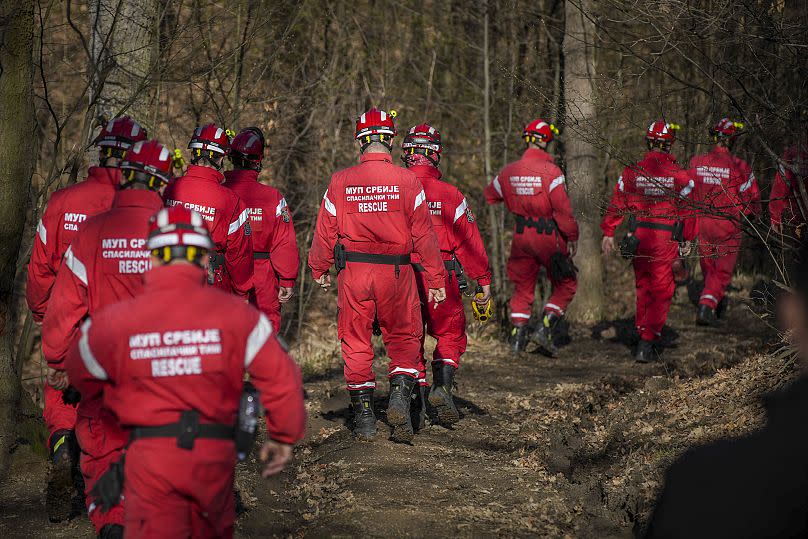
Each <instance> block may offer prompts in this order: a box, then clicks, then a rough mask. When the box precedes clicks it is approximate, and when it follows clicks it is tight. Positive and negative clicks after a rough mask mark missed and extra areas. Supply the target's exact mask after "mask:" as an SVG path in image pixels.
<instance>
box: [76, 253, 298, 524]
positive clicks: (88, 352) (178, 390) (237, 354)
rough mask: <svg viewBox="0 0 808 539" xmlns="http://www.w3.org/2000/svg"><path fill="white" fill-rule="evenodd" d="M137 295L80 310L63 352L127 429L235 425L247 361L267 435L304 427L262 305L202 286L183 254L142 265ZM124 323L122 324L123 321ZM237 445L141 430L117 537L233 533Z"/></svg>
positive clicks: (282, 437) (130, 459) (289, 434)
mask: <svg viewBox="0 0 808 539" xmlns="http://www.w3.org/2000/svg"><path fill="white" fill-rule="evenodd" d="M144 281H145V290H144V292H143V293H142V294H140V295H138V296H137V297H135V298H133V299H130V300H127V301H122V302H120V303H117V304H114V305H110V306H108V307H107V308H105V309H103V310H102V311H100V312H97V313H95V314H94V316H93V317H92V318H91V319H90V320H87V321H86V322H85V323H84V325H83V326H82V329H81V338H80V339H79V342H78V343H77V344H76V345H74V346H73V348H72V350H71V353H70V355H69V356H68V360H67V362H66V364H67V369H68V373H69V377H70V379H71V380H72V381H74V383H75V385H76V387H77V388H78V389H79V390H80V391H81V393H82V394H83V395H87V396H89V397H90V398H100V397H101V393H102V392H103V404H104V407H105V409H108V410H110V411H111V412H110V413H111V414H113V415H114V416H115V417H117V419H118V420H119V421H120V424H121V425H122V426H123V428H124V429H125V430H127V431H128V429H130V428H132V427H154V426H161V425H167V424H171V423H176V422H177V421H178V419H179V415H180V413H181V412H183V411H190V410H196V411H197V412H199V423H200V424H204V423H219V424H225V425H234V424H235V422H236V415H237V411H238V407H239V399H240V397H241V389H242V381H243V379H244V373H245V371H246V372H247V373H249V374H250V380H251V381H252V383H253V384H254V385H255V387H256V388H257V389H258V391H259V392H260V399H261V403H262V404H263V406H264V407H265V408H266V410H267V414H266V425H267V436H268V437H269V438H271V439H273V440H276V441H278V442H281V443H285V444H293V443H295V442H297V441H298V440H300V439H301V438H302V437H303V434H304V433H305V428H306V412H305V408H304V405H303V384H302V380H301V376H300V369H299V368H298V367H297V365H296V364H295V363H294V362H293V361H292V359H291V358H290V357H289V356H288V355H286V353H285V352H284V351H283V349H282V348H281V347H280V345H279V344H278V341H277V340H276V339H275V337H274V335H273V328H272V324H271V323H270V322H269V321H268V319H267V318H266V316H264V315H263V314H261V313H260V312H259V311H257V310H256V309H254V308H253V307H251V306H249V305H247V304H245V303H244V302H243V301H241V300H239V299H238V298H237V297H234V296H233V295H231V294H228V293H224V292H222V291H221V290H217V289H215V288H211V287H207V286H205V285H204V282H205V274H204V271H203V270H201V269H200V268H198V267H197V266H194V265H191V264H172V265H168V266H160V267H157V268H155V269H153V270H151V271H149V272H148V273H147V274H146V275H145V279H144ZM122 320H125V321H126V323H125V324H122V323H121V321H122ZM235 463H236V450H235V445H234V443H233V441H231V440H227V439H210V438H198V439H196V441H195V443H194V447H193V449H182V448H179V447H178V446H177V440H176V439H175V438H141V439H136V440H134V441H133V442H132V443H131V444H130V445H129V447H128V448H127V449H126V463H125V466H124V469H125V471H124V497H125V499H126V536H127V537H135V538H156V537H194V538H203V537H217V538H218V537H232V535H233V523H234V521H235V516H236V515H235V508H234V500H233V477H234V471H235Z"/></svg>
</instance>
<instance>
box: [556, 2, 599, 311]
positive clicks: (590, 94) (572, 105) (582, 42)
mask: <svg viewBox="0 0 808 539" xmlns="http://www.w3.org/2000/svg"><path fill="white" fill-rule="evenodd" d="M590 8H591V4H590V0H567V1H566V5H565V11H566V23H565V27H566V33H565V36H564V45H563V46H564V95H565V107H564V109H565V122H564V125H565V128H566V129H565V134H564V139H565V140H564V142H565V144H564V146H565V150H566V151H565V156H566V164H567V171H566V174H567V180H568V184H567V185H568V187H569V192H570V196H571V197H572V207H573V210H574V212H575V216H576V218H577V219H578V225H579V226H580V229H581V237H580V240H579V242H578V255H577V256H576V257H575V263H576V264H577V265H578V268H579V270H580V272H579V273H578V292H577V294H576V296H575V301H573V303H572V304H571V305H570V310H569V317H570V318H571V319H573V320H575V321H578V322H593V321H596V320H600V319H601V318H602V317H603V314H604V298H603V261H602V259H601V256H600V242H599V241H598V240H599V239H600V236H601V233H600V229H599V227H598V224H599V222H600V209H599V208H600V204H599V202H600V200H601V190H600V182H599V181H598V177H597V174H598V162H599V156H598V152H597V150H596V149H595V147H594V146H593V144H592V143H591V141H592V140H595V139H594V138H593V135H594V134H595V124H594V121H595V91H594V84H593V80H592V77H593V75H594V72H595V56H594V47H593V40H594V37H595V25H594V23H593V21H592V19H591V16H592V15H591V9H590Z"/></svg>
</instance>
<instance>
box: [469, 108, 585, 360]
mask: <svg viewBox="0 0 808 539" xmlns="http://www.w3.org/2000/svg"><path fill="white" fill-rule="evenodd" d="M555 133H557V130H556V129H555V127H554V126H552V125H551V124H549V123H547V122H546V121H544V120H534V121H532V122H530V123H529V124H528V125H527V126H526V127H525V129H524V130H523V132H522V138H524V140H525V143H526V144H527V149H526V150H525V153H523V154H522V157H521V158H520V159H519V160H518V161H514V162H513V163H509V164H508V165H505V168H503V169H502V171H501V172H500V173H499V175H497V176H496V177H495V178H494V181H492V182H491V183H490V184H489V185H488V186H487V187H486V188H485V199H486V200H487V201H488V203H489V204H497V203H499V202H504V203H505V207H506V208H507V209H508V211H509V212H511V213H512V214H514V216H515V217H516V227H515V229H514V234H513V241H512V243H511V254H510V257H509V258H508V265H507V272H508V278H509V279H510V280H511V282H512V283H513V286H514V291H513V295H512V296H511V302H510V303H511V324H512V325H513V331H512V333H511V335H512V345H513V351H514V352H517V353H518V352H520V351H522V350H524V349H525V347H526V346H527V341H528V338H529V337H530V338H532V340H534V341H535V342H536V343H537V344H538V345H539V349H540V350H541V351H542V352H544V353H545V354H547V355H550V356H555V355H556V354H557V352H558V349H557V348H556V346H555V345H554V344H553V340H552V334H553V329H554V327H555V326H556V325H557V324H558V323H559V321H560V320H561V319H562V318H563V316H564V312H565V311H566V310H567V306H568V305H569V304H570V302H571V301H572V298H573V297H574V296H575V290H576V288H577V286H578V282H577V279H576V277H575V270H574V269H573V268H574V266H573V265H572V261H571V258H572V257H574V256H575V253H576V250H577V246H578V223H577V222H576V221H575V217H574V216H573V214H572V208H571V207H570V201H569V197H568V196H567V191H566V187H565V180H564V173H563V172H562V171H561V169H560V168H558V166H557V165H556V164H555V162H554V161H553V157H552V156H551V155H550V154H549V153H547V151H546V150H547V145H548V144H549V143H550V142H551V141H552V140H553V135H554V134H555ZM542 268H545V270H546V271H547V277H548V279H549V280H550V283H551V284H552V289H553V290H552V294H551V296H550V298H549V299H548V301H547V303H546V304H545V305H544V308H543V313H542V320H541V323H540V324H539V326H538V328H537V329H536V331H535V332H534V333H533V334H532V335H530V336H529V334H528V322H529V321H530V315H531V312H532V311H533V299H534V296H535V289H536V281H537V280H538V278H539V273H540V271H541V269H542Z"/></svg>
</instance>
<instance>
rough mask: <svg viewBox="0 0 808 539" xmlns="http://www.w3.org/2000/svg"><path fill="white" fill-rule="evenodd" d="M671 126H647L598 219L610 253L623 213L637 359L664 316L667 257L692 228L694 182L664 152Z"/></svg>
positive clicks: (669, 282)
mask: <svg viewBox="0 0 808 539" xmlns="http://www.w3.org/2000/svg"><path fill="white" fill-rule="evenodd" d="M676 128H677V126H676V125H675V124H669V123H667V122H665V121H664V120H658V121H656V122H654V123H652V124H651V125H650V126H649V127H648V131H647V133H646V135H645V138H646V142H647V145H648V152H647V153H646V154H645V157H643V159H642V160H641V161H639V162H637V163H634V164H632V165H629V166H627V167H625V168H624V169H623V174H622V176H620V178H619V179H618V180H617V185H616V186H615V188H614V195H613V196H612V200H611V202H610V203H609V207H608V208H607V209H606V215H605V216H604V218H603V222H602V223H601V225H600V228H601V230H603V242H602V248H603V253H604V255H610V254H612V253H613V252H614V251H615V242H614V233H615V230H616V229H617V227H618V225H620V223H622V222H623V219H624V218H625V217H626V216H629V236H628V238H629V239H631V242H634V245H633V247H632V248H626V249H622V250H628V251H630V252H628V253H627V254H625V255H624V256H627V257H631V259H632V263H633V265H634V279H635V285H636V293H637V312H636V317H635V325H636V328H637V333H638V334H639V337H640V341H639V344H638V346H637V351H636V355H635V359H636V360H637V361H638V362H640V363H647V362H649V361H651V359H652V355H653V353H654V344H655V343H656V341H657V340H658V339H659V337H660V336H661V335H662V327H663V326H664V325H665V321H666V320H667V318H668V310H669V309H670V305H671V300H672V299H673V292H674V289H675V283H674V278H673V262H674V260H676V258H677V256H678V255H682V256H687V254H688V253H689V250H690V241H692V240H693V239H694V236H695V233H696V220H695V219H692V218H690V215H691V212H692V208H690V207H689V204H692V196H693V195H692V193H693V189H694V187H695V182H694V181H693V179H692V177H691V175H690V173H688V172H687V171H686V170H684V169H682V168H681V167H680V166H679V165H678V164H677V163H676V158H675V157H674V156H673V155H672V154H671V153H670V152H671V146H672V145H673V142H674V141H675V140H676V136H675V134H674V130H675V129H676ZM631 242H629V241H625V242H624V243H625V244H626V245H628V244H629V243H631ZM636 242H638V243H636Z"/></svg>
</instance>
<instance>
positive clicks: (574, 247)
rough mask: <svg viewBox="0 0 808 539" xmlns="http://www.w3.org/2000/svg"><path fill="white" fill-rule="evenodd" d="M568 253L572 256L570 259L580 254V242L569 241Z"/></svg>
mask: <svg viewBox="0 0 808 539" xmlns="http://www.w3.org/2000/svg"><path fill="white" fill-rule="evenodd" d="M567 252H568V253H569V255H570V258H573V257H574V256H575V255H576V254H577V253H578V242H577V241H568V242H567Z"/></svg>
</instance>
